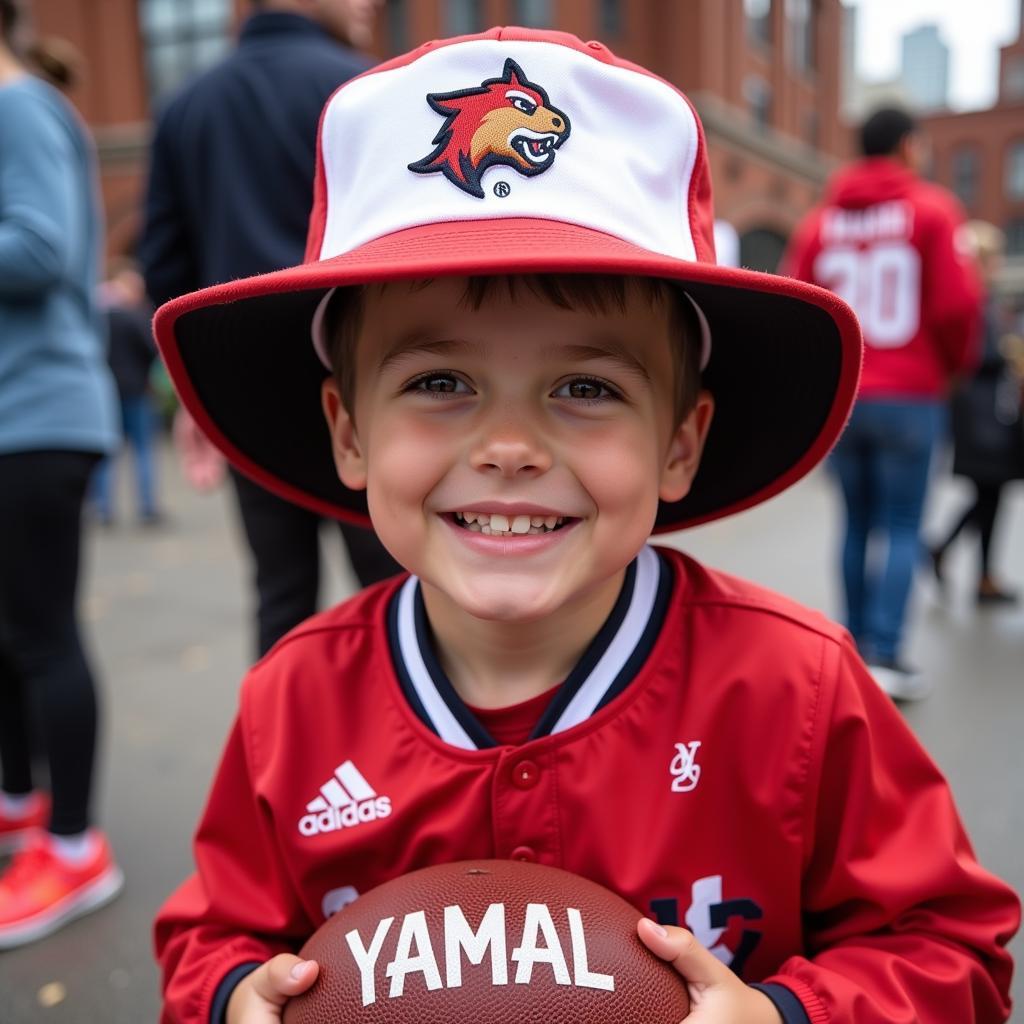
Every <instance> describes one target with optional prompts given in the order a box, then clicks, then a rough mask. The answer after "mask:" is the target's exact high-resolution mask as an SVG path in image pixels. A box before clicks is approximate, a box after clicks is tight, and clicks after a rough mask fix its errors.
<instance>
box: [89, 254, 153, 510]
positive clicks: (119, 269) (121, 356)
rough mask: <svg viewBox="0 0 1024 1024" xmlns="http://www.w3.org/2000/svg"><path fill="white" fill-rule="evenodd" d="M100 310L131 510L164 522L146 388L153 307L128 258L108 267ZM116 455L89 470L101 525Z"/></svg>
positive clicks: (110, 498)
mask: <svg viewBox="0 0 1024 1024" xmlns="http://www.w3.org/2000/svg"><path fill="white" fill-rule="evenodd" d="M101 295H102V305H103V308H104V311H105V313H106V326H107V361H108V363H109V365H110V370H111V372H112V373H113V375H114V381H115V382H116V384H117V394H118V398H119V399H120V402H121V429H122V432H123V435H124V440H125V447H130V448H131V450H132V459H133V462H134V470H135V499H136V513H137V515H138V519H139V522H140V523H141V524H142V525H143V526H157V525H159V524H160V523H162V522H164V515H163V512H162V511H161V510H160V505H159V502H158V501H157V472H156V451H155V445H156V440H157V438H158V436H159V431H158V426H159V424H158V417H157V411H156V409H155V408H154V404H153V398H152V395H151V391H150V375H151V373H152V371H153V364H154V363H155V361H156V344H155V343H154V341H153V331H152V328H151V326H150V321H151V319H152V316H153V309H152V307H151V306H150V304H149V301H148V300H147V298H146V286H145V283H144V282H143V280H142V275H141V274H140V273H139V271H138V269H137V267H136V266H135V264H134V263H133V262H132V261H131V260H120V261H118V262H117V263H115V264H114V266H113V267H112V268H111V273H110V276H109V277H108V279H107V280H106V281H105V282H104V284H103V287H102V289H101ZM117 463H118V455H117V454H115V455H111V456H108V457H107V458H105V459H104V460H103V461H102V462H101V463H100V464H99V465H98V466H97V467H96V471H95V473H94V474H93V482H92V502H93V506H94V510H95V513H96V516H97V518H98V519H99V521H100V522H101V523H103V524H104V525H105V526H112V525H113V524H114V522H115V521H116V519H117V512H116V508H117V486H116V484H117V480H116V467H117Z"/></svg>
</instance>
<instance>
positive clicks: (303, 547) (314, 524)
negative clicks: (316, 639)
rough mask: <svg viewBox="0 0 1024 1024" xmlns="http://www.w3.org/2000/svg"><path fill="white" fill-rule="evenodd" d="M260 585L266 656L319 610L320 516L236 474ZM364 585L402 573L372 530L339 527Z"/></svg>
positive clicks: (259, 623) (259, 627) (260, 644)
mask: <svg viewBox="0 0 1024 1024" xmlns="http://www.w3.org/2000/svg"><path fill="white" fill-rule="evenodd" d="M231 477H232V479H233V480H234V482H235V492H236V494H237V496H238V508H239V512H240V514H241V518H242V526H243V528H244V530H245V536H246V539H247V540H248V542H249V549H250V551H251V552H252V560H253V575H254V578H255V584H256V595H257V611H256V632H257V636H256V653H257V657H260V656H262V655H263V654H265V653H266V652H267V651H268V650H270V648H271V647H273V645H274V644H275V643H276V642H277V640H278V639H280V638H281V637H282V636H284V634H285V633H287V632H288V630H290V629H291V628H292V627H294V626H297V625H298V624H299V623H300V622H302V621H303V619H308V618H309V616H310V615H312V614H313V613H314V612H315V611H316V610H317V599H318V597H319V593H320V523H321V521H322V520H321V517H320V516H318V515H316V513H314V512H309V511H307V510H306V509H304V508H300V507H299V506H298V505H293V504H291V503H290V502H287V501H285V500H284V499H282V498H279V497H277V496H276V495H274V494H271V493H270V492H269V491H267V490H264V489H263V488H262V487H260V486H259V485H258V484H255V483H253V482H252V481H251V480H250V479H249V478H248V477H246V476H243V475H242V474H241V473H238V472H236V471H235V470H234V469H232V471H231ZM339 526H340V527H341V533H342V536H343V538H344V540H345V545H346V547H347V548H348V555H349V558H350V560H351V562H352V568H353V569H354V570H355V574H356V577H357V578H358V580H359V583H360V584H361V585H362V586H364V587H365V586H368V585H369V584H371V583H376V582H378V581H379V580H383V579H387V578H388V577H389V576H394V575H395V574H396V573H399V572H401V571H402V567H401V566H400V565H399V564H398V563H397V562H396V561H395V560H394V559H393V558H392V557H391V556H390V555H389V554H388V552H387V551H386V550H385V548H384V545H383V544H381V542H380V541H379V540H378V539H377V536H376V534H374V533H373V531H371V530H365V529H362V528H361V527H358V526H349V525H347V524H344V523H340V524H339Z"/></svg>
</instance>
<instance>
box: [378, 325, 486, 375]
mask: <svg viewBox="0 0 1024 1024" xmlns="http://www.w3.org/2000/svg"><path fill="white" fill-rule="evenodd" d="M473 348H474V345H473V343H472V342H469V341H464V340H463V339H461V338H438V339H436V340H434V341H431V340H430V339H429V338H428V337H427V336H426V335H423V334H419V333H414V334H407V335H405V336H404V337H403V338H401V339H400V340H399V341H398V342H397V343H396V344H394V345H393V346H392V347H391V348H390V349H388V351H387V353H386V354H385V355H384V358H383V359H381V361H380V364H379V365H378V367H377V370H378V372H379V371H381V370H384V369H386V368H387V367H388V366H390V365H391V364H392V363H395V362H397V361H398V360H399V359H401V358H403V357H404V356H408V355H412V354H413V353H424V354H426V355H450V354H452V353H457V352H466V351H469V350H472V349H473Z"/></svg>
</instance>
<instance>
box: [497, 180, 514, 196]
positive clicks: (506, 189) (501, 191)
mask: <svg viewBox="0 0 1024 1024" xmlns="http://www.w3.org/2000/svg"><path fill="white" fill-rule="evenodd" d="M511 192H512V186H511V185H510V184H509V183H508V182H507V181H499V182H498V184H497V185H495V186H494V194H495V195H496V196H497V197H498V198H499V199H504V198H505V197H506V196H508V195H510V194H511Z"/></svg>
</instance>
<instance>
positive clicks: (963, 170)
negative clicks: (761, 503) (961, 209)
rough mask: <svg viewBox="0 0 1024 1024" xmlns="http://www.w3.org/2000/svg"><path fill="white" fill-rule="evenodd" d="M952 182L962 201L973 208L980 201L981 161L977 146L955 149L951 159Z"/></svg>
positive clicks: (969, 207)
mask: <svg viewBox="0 0 1024 1024" xmlns="http://www.w3.org/2000/svg"><path fill="white" fill-rule="evenodd" d="M950 170H951V172H952V173H951V175H950V176H951V178H952V181H951V184H952V186H953V191H954V192H955V193H956V194H957V198H959V200H960V202H961V203H963V204H964V206H966V207H967V208H968V209H971V208H972V207H973V206H974V204H975V203H977V201H978V179H979V176H980V161H979V160H978V150H977V148H976V147H975V146H961V147H959V148H958V149H955V150H953V157H952V160H951V161H950Z"/></svg>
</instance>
